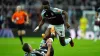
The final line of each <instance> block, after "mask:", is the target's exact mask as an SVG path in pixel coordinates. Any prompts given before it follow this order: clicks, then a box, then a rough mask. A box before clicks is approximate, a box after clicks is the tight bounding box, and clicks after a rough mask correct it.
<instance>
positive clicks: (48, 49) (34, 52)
mask: <svg viewBox="0 0 100 56" xmlns="http://www.w3.org/2000/svg"><path fill="white" fill-rule="evenodd" d="M22 49H23V50H24V51H25V52H26V53H25V56H53V55H54V50H53V47H52V40H51V39H47V41H46V43H44V44H42V45H41V48H40V49H33V48H32V47H31V46H30V45H29V44H28V43H24V45H23V47H22Z"/></svg>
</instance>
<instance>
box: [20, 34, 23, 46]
mask: <svg viewBox="0 0 100 56" xmlns="http://www.w3.org/2000/svg"><path fill="white" fill-rule="evenodd" d="M19 39H20V41H21V44H22V45H23V39H22V36H19Z"/></svg>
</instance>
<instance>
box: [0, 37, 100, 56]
mask: <svg viewBox="0 0 100 56" xmlns="http://www.w3.org/2000/svg"><path fill="white" fill-rule="evenodd" d="M23 40H24V42H27V43H29V44H31V45H32V47H33V48H36V49H38V47H39V44H40V41H41V38H23ZM74 43H75V46H74V47H70V45H69V44H68V45H67V46H64V47H63V46H61V45H60V43H59V41H58V40H57V39H55V41H54V42H53V47H54V49H55V50H54V51H55V54H54V56H100V40H98V41H97V42H94V41H93V40H84V39H81V40H76V39H75V40H74ZM0 56H24V52H23V51H22V45H21V43H20V41H19V39H18V38H14V39H12V38H0Z"/></svg>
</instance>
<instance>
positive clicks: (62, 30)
mask: <svg viewBox="0 0 100 56" xmlns="http://www.w3.org/2000/svg"><path fill="white" fill-rule="evenodd" d="M52 26H54V28H55V31H56V33H57V36H59V37H65V26H64V24H61V25H51V24H49V26H48V28H51V27H52Z"/></svg>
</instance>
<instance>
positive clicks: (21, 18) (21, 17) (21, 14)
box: [12, 6, 29, 44]
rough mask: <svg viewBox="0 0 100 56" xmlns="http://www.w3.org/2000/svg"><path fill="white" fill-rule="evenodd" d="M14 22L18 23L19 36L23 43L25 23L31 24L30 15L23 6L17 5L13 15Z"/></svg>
mask: <svg viewBox="0 0 100 56" xmlns="http://www.w3.org/2000/svg"><path fill="white" fill-rule="evenodd" d="M12 22H13V23H15V24H16V25H17V28H18V36H19V39H20V41H21V44H23V39H22V36H23V35H24V34H25V30H24V28H25V27H24V26H25V24H29V17H28V14H27V13H26V12H25V11H24V10H22V7H21V6H17V7H16V12H15V13H14V14H13V16H12Z"/></svg>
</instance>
